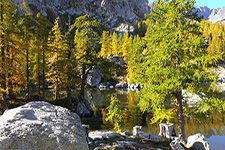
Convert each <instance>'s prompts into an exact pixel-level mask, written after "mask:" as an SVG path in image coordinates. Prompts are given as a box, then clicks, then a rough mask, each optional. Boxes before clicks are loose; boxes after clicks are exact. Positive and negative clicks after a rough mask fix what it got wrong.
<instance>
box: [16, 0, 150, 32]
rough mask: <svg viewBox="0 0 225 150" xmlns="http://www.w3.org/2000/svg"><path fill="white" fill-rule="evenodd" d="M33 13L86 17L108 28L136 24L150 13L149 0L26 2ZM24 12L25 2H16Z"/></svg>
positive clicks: (40, 0) (55, 0)
mask: <svg viewBox="0 0 225 150" xmlns="http://www.w3.org/2000/svg"><path fill="white" fill-rule="evenodd" d="M25 1H26V3H27V4H28V7H29V8H30V10H31V11H32V12H36V11H39V12H41V13H42V14H43V15H44V16H48V15H51V14H55V16H61V15H65V14H69V15H71V16H73V15H84V14H89V15H90V16H91V17H93V18H95V19H98V20H99V21H100V22H102V23H104V24H105V25H108V27H110V28H113V27H118V26H119V25H120V24H121V23H128V24H133V25H134V24H135V23H136V20H138V21H140V20H141V18H143V17H144V15H145V14H148V13H149V12H150V7H149V6H148V1H147V0H132V1H128V0H82V1H80V0H25ZM14 4H15V5H17V6H20V8H19V10H20V11H22V10H23V0H14Z"/></svg>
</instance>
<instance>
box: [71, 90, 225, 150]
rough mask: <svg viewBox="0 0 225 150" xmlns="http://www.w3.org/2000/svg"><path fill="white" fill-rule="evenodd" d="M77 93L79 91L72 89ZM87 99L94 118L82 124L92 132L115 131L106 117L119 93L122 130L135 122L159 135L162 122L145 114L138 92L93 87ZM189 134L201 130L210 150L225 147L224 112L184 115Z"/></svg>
mask: <svg viewBox="0 0 225 150" xmlns="http://www.w3.org/2000/svg"><path fill="white" fill-rule="evenodd" d="M73 94H74V95H76V94H77V92H75V91H74V92H73ZM85 96H86V99H88V100H89V102H90V104H91V106H92V107H93V109H94V115H93V117H91V118H82V119H81V120H82V123H83V124H87V125H89V126H90V131H94V130H113V125H112V123H110V122H107V121H106V120H105V118H106V116H107V112H108V110H107V107H108V106H109V105H110V98H111V96H117V98H118V100H119V101H120V102H121V105H120V109H122V110H123V111H124V112H125V113H124V115H123V117H124V121H123V122H124V123H123V125H122V127H121V128H122V131H131V132H132V130H133V127H134V126H136V125H139V126H142V131H144V132H147V133H151V134H159V124H158V123H156V124H152V123H151V118H152V114H151V113H142V112H141V110H140V108H139V107H138V97H137V93H136V92H134V91H128V90H127V89H105V90H99V89H95V88H90V89H87V90H86V95H85ZM177 122H178V121H177V119H176V114H175V116H174V119H172V120H171V123H173V124H174V127H175V130H176V133H177ZM185 133H186V137H188V136H190V135H193V134H196V133H202V134H203V135H204V136H205V138H206V140H207V141H208V143H209V145H210V148H211V150H224V149H225V113H224V114H219V113H218V112H212V113H208V114H202V115H197V116H195V117H185Z"/></svg>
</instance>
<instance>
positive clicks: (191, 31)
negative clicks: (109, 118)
mask: <svg viewBox="0 0 225 150" xmlns="http://www.w3.org/2000/svg"><path fill="white" fill-rule="evenodd" d="M147 18H148V19H149V27H148V32H149V33H148V34H149V35H150V36H149V37H148V38H145V39H146V45H147V49H146V50H144V51H143V54H142V55H140V56H141V57H140V58H139V59H140V60H139V61H138V62H137V66H136V67H135V69H136V72H135V79H136V81H137V82H139V83H142V84H143V86H144V87H143V89H142V90H141V92H140V97H141V99H140V103H139V105H140V107H141V109H142V111H150V110H151V111H152V112H154V117H153V119H152V121H153V122H156V121H163V120H167V121H168V122H169V121H170V118H171V114H173V113H174V109H173V108H170V107H169V106H170V105H169V104H172V102H173V101H172V100H173V99H176V106H177V114H178V116H177V117H178V134H179V139H180V141H181V142H183V143H186V137H185V130H184V114H183V111H184V109H183V107H184V106H183V104H182V99H183V96H182V90H184V89H187V91H192V92H193V93H196V94H201V93H207V92H208V93H212V92H213V90H214V87H215V83H216V80H215V77H216V76H215V75H214V73H213V72H212V71H209V65H208V64H212V63H213V62H216V61H217V60H218V59H221V58H222V54H218V55H214V54H211V55H208V54H207V51H206V46H205V44H204V38H203V36H202V33H201V32H200V24H199V22H200V21H201V18H199V17H198V16H197V14H196V12H194V0H188V1H186V0H171V1H167V0H160V1H156V6H155V7H154V8H153V9H152V10H151V14H149V16H148V17H147ZM203 79H204V80H203ZM202 80H203V81H202ZM189 81H190V82H189ZM208 81H210V86H209V87H206V86H205V84H202V82H204V83H207V82H208ZM212 101H217V99H215V98H210V97H209V98H208V102H212ZM202 103H204V102H202ZM207 106H210V104H209V103H207ZM204 110H205V108H203V107H200V108H199V111H204Z"/></svg>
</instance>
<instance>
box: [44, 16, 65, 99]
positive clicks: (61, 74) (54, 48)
mask: <svg viewBox="0 0 225 150" xmlns="http://www.w3.org/2000/svg"><path fill="white" fill-rule="evenodd" d="M67 47H68V46H67V43H66V42H65V41H64V39H63V36H62V33H61V29H60V27H59V18H56V20H55V23H54V26H53V28H52V31H51V35H50V36H49V38H48V49H49V51H50V52H49V56H48V65H49V69H50V70H49V81H51V82H52V83H53V87H54V88H55V90H56V91H55V99H60V95H59V94H60V93H59V91H60V87H62V82H63V78H65V76H66V72H65V70H64V69H63V68H64V63H65V61H64V60H65V56H66V54H65V53H66V50H65V49H67Z"/></svg>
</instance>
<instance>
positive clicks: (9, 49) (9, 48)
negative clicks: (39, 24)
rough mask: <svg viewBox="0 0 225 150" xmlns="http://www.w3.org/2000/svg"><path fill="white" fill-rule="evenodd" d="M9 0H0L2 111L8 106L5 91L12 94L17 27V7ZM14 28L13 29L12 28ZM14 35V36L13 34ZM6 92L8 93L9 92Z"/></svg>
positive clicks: (0, 88) (0, 89)
mask: <svg viewBox="0 0 225 150" xmlns="http://www.w3.org/2000/svg"><path fill="white" fill-rule="evenodd" d="M12 4H13V2H12V1H11V0H7V1H6V0H2V1H1V3H0V25H1V27H0V49H1V53H0V60H1V63H0V84H1V87H0V91H1V92H2V96H3V101H2V111H3V112H4V111H5V110H6V109H7V108H8V104H9V101H8V99H7V91H8V92H9V93H10V95H11V94H12V93H11V92H12V68H10V67H12V65H13V61H12V59H13V57H14V53H15V51H13V49H14V45H13V44H12V43H14V42H16V41H14V40H17V39H16V38H12V37H13V36H14V35H16V31H17V29H18V27H17V22H18V21H17V17H16V15H15V14H16V10H17V8H16V7H15V6H13V5H12ZM13 28H14V29H13ZM14 37H15V36H14ZM9 93H8V94H9Z"/></svg>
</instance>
